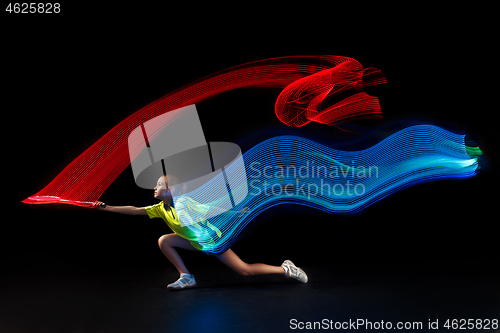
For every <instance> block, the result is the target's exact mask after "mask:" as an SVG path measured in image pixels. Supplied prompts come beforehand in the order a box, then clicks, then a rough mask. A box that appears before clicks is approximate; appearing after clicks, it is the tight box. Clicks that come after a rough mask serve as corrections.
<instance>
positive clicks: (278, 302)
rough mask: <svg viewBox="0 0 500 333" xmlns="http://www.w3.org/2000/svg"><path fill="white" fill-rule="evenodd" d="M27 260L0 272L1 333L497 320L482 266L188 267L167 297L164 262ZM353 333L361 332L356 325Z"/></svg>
mask: <svg viewBox="0 0 500 333" xmlns="http://www.w3.org/2000/svg"><path fill="white" fill-rule="evenodd" d="M25 259H27V261H29V262H32V264H30V265H22V266H23V268H22V269H21V268H20V267H21V265H20V264H19V263H20V260H22V258H17V260H16V265H10V266H9V267H7V268H8V269H9V271H8V272H7V274H3V275H2V280H3V282H2V288H1V300H0V306H1V311H0V332H12V333H14V332H39V333H41V332H66V333H69V332H94V333H95V332H284V331H290V330H291V328H294V327H297V328H298V326H295V323H296V324H297V325H300V324H299V322H304V323H303V325H307V323H306V322H314V321H321V323H326V321H322V320H324V319H326V320H327V321H328V322H330V320H331V321H332V323H333V324H332V325H334V324H335V322H338V323H342V322H347V323H348V322H349V320H351V322H353V321H356V320H358V319H359V320H361V319H364V320H365V321H370V322H371V323H372V325H377V324H379V325H380V324H381V323H382V321H384V323H387V322H389V321H390V322H391V323H392V325H394V326H395V325H396V324H397V322H412V323H413V322H421V323H422V325H423V326H422V328H421V329H418V331H419V332H426V331H430V330H429V329H428V323H429V320H430V321H433V322H434V321H436V320H439V325H440V327H439V328H440V329H439V331H449V330H447V329H445V328H443V327H442V326H443V325H444V323H445V321H446V319H462V318H464V319H471V318H472V319H483V320H484V319H494V318H496V319H499V318H500V316H499V315H500V280H499V279H498V276H495V275H494V274H493V273H492V272H491V271H489V269H487V267H491V265H489V264H488V263H482V264H481V265H478V266H481V267H475V269H472V268H473V267H464V266H463V265H455V266H454V265H453V264H449V265H445V266H447V267H443V265H434V264H433V265H432V266H429V265H424V264H419V265H418V266H415V265H391V266H377V267H374V266H369V265H354V264H342V265H335V266H330V267H325V266H324V265H323V266H322V265H319V264H314V265H307V264H304V265H301V266H302V267H303V268H304V269H305V270H306V272H307V273H308V275H309V279H310V282H309V283H307V284H301V283H298V282H295V281H294V280H289V279H285V278H282V277H281V276H256V277H241V276H238V275H236V274H234V273H233V272H232V271H229V270H228V269H227V268H226V267H224V266H221V265H212V264H213V262H212V261H210V260H208V261H200V262H196V263H195V264H196V268H195V269H193V273H195V274H196V277H197V281H198V287H197V288H195V289H191V290H184V291H178V292H170V291H168V290H166V288H165V286H166V284H167V283H169V282H171V281H173V280H175V279H176V278H177V275H176V272H175V271H174V270H173V269H172V268H170V267H168V266H167V267H164V268H159V267H154V266H151V265H147V264H146V265H144V267H136V268H129V269H127V268H116V267H113V268H108V269H106V268H102V267H101V268H99V267H92V266H91V265H90V266H89V265H87V264H81V265H78V264H75V263H69V262H68V261H66V260H60V259H57V258H50V257H48V258H36V260H33V258H31V260H30V259H29V258H25ZM33 262H34V263H33ZM297 264H298V265H299V263H297ZM91 267H92V268H91ZM293 319H296V320H297V321H296V322H295V321H291V320H293ZM317 325H319V324H317ZM344 325H347V324H344ZM304 327H305V326H304ZM325 327H326V326H325ZM492 328H494V327H492ZM351 329H353V327H352V326H351ZM358 329H359V330H366V331H367V330H368V329H367V326H363V325H361V322H360V326H359V327H358ZM378 331H380V329H379V330H378ZM410 331H412V330H410ZM414 331H417V329H415V330H414ZM434 331H435V330H434ZM467 331H473V330H467ZM489 331H490V332H491V331H495V330H494V329H492V330H489Z"/></svg>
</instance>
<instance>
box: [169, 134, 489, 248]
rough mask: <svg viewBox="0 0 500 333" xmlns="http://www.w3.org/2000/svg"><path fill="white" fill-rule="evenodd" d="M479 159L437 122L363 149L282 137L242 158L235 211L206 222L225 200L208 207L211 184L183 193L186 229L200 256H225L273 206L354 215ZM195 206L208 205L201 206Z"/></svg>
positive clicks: (466, 172) (468, 170)
mask: <svg viewBox="0 0 500 333" xmlns="http://www.w3.org/2000/svg"><path fill="white" fill-rule="evenodd" d="M480 154H481V151H480V149H479V148H478V147H473V146H468V145H466V144H465V135H463V134H455V133H452V132H449V131H447V130H444V129H442V128H440V127H436V126H433V125H415V126H410V127H407V128H405V129H402V130H400V131H398V132H396V133H394V134H393V135H391V136H389V137H387V138H386V139H384V140H382V141H381V142H379V143H377V144H375V145H373V146H371V147H370V148H368V149H364V150H359V151H340V150H335V149H332V148H329V147H325V146H323V145H320V144H318V143H316V142H314V141H311V140H308V139H305V138H301V137H298V136H279V137H274V138H272V139H269V140H267V141H264V142H262V143H260V144H258V145H256V146H254V147H253V148H251V149H250V150H248V151H247V152H245V153H244V154H243V156H242V158H243V159H244V163H245V167H246V179H241V181H242V182H243V181H246V182H247V183H248V184H249V189H250V190H249V194H248V195H247V197H246V198H245V200H243V202H241V203H240V204H239V205H238V206H237V207H235V209H233V210H232V211H229V212H226V213H223V214H219V215H217V214H213V215H215V216H213V217H210V218H208V219H207V222H208V223H205V217H206V216H207V210H210V209H215V210H216V209H217V205H218V204H219V202H218V201H220V202H222V201H224V199H223V198H221V200H215V201H213V202H211V203H208V204H207V200H206V198H207V197H211V196H212V197H213V189H212V188H211V187H212V183H211V182H209V183H207V184H205V185H204V186H202V187H200V188H199V189H197V190H195V191H193V192H190V193H188V194H185V195H184V196H187V197H189V198H190V200H189V201H190V202H192V207H190V208H188V209H189V211H187V210H186V211H184V212H183V213H184V214H188V215H190V217H189V221H187V223H186V226H187V227H189V228H190V229H192V230H193V231H194V232H195V233H196V234H197V236H198V239H199V242H200V245H202V247H203V251H204V252H207V253H220V252H223V251H225V250H227V249H228V248H229V247H230V246H231V244H233V243H234V241H235V240H236V239H237V238H238V236H239V235H240V234H241V233H242V231H243V230H244V229H245V226H247V225H248V223H250V221H252V220H253V219H254V218H255V217H256V216H257V215H258V214H260V213H261V212H263V211H265V210H267V209H269V208H271V207H273V206H275V205H279V204H287V203H293V204H300V205H305V206H310V207H314V208H317V209H320V210H323V211H326V212H329V213H352V212H357V211H359V210H362V209H364V208H366V207H367V206H369V205H371V204H373V203H374V202H376V201H378V200H380V199H382V198H384V197H386V196H388V195H390V194H391V193H394V192H396V191H399V190H401V189H403V188H405V187H408V186H410V185H414V184H418V183H421V182H424V181H430V180H436V179H443V178H467V177H471V176H473V175H475V174H476V172H477V170H478V156H479V155H480ZM231 171H232V170H231V167H229V168H227V172H228V173H231ZM236 176H237V175H236ZM214 183H215V184H217V181H214ZM180 198H182V196H181V197H179V198H174V200H176V201H177V200H179V199H180ZM184 202H186V200H184ZM197 202H204V203H205V205H203V209H200V207H197V204H196V203H197ZM184 206H186V204H184ZM185 221H186V220H185ZM201 221H203V222H204V223H199V222H201ZM208 225H210V227H208Z"/></svg>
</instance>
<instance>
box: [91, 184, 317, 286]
mask: <svg viewBox="0 0 500 333" xmlns="http://www.w3.org/2000/svg"><path fill="white" fill-rule="evenodd" d="M154 197H155V198H157V199H159V200H161V202H160V203H158V204H156V205H152V206H148V207H133V206H107V205H106V204H104V203H100V206H99V207H98V209H99V210H104V211H108V212H115V213H121V214H128V215H148V216H149V218H162V219H163V220H164V221H165V222H166V223H167V225H168V226H169V227H170V229H172V231H173V232H174V233H173V234H166V235H163V236H161V237H160V239H159V240H158V245H159V246H160V249H161V251H162V252H163V254H164V255H165V256H166V257H167V258H168V260H170V262H171V263H172V264H174V266H175V268H177V270H178V271H179V273H180V278H179V279H178V280H177V281H175V282H173V283H171V284H169V285H168V286H167V288H168V289H169V290H178V289H184V288H191V287H194V286H196V281H195V278H194V276H193V275H192V274H190V273H189V271H188V269H187V268H186V266H185V265H184V262H183V261H182V259H181V257H180V256H179V254H178V253H177V251H176V250H175V248H176V247H177V248H182V249H187V250H191V251H200V250H201V246H200V245H199V244H198V243H197V237H196V235H195V234H194V233H193V232H192V231H191V230H190V229H189V228H187V227H186V226H184V225H183V224H182V223H181V221H180V220H179V217H178V215H177V212H176V210H175V208H174V206H173V200H172V194H171V192H170V189H169V188H168V180H167V177H166V176H162V177H160V178H159V179H158V182H157V185H156V187H155V188H154ZM215 256H216V257H217V258H218V259H219V260H220V261H222V262H223V263H224V264H226V265H227V266H228V267H230V268H231V269H233V270H234V271H235V272H237V273H238V274H240V275H259V274H280V275H285V276H286V277H290V278H294V279H297V280H299V281H300V282H302V283H307V280H308V278H307V275H306V273H305V272H304V271H303V270H302V269H300V268H298V267H296V266H295V265H294V264H293V263H292V262H291V261H290V260H285V261H284V262H283V264H282V265H281V266H271V265H266V264H247V263H246V262H244V261H242V260H241V259H240V258H239V257H238V256H237V255H236V254H235V253H234V252H233V251H232V250H231V249H229V250H227V251H225V252H223V253H220V254H216V255H215Z"/></svg>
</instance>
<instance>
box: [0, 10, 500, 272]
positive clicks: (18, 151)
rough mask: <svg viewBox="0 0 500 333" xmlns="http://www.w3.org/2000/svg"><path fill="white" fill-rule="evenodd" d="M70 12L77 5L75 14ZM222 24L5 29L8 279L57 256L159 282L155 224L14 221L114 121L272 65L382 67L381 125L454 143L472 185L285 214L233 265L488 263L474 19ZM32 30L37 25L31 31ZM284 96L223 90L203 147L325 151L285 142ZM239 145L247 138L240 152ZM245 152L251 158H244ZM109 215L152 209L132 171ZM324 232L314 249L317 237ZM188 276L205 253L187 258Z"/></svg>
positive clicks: (116, 190) (65, 20) (485, 102)
mask: <svg viewBox="0 0 500 333" xmlns="http://www.w3.org/2000/svg"><path fill="white" fill-rule="evenodd" d="M69 6H71V7H69ZM292 7H293V6H289V7H287V8H286V9H285V8H280V9H279V10H273V9H271V8H268V7H260V6H258V5H241V6H240V7H234V8H233V7H231V8H224V9H222V8H221V9H219V8H215V7H211V6H206V7H205V8H200V7H198V6H195V5H194V4H193V8H182V9H178V8H174V7H169V6H165V7H164V8H163V7H162V8H157V7H153V6H147V5H138V4H135V5H133V6H132V5H129V7H123V6H122V5H120V7H102V4H101V5H97V4H94V5H89V4H87V5H86V6H78V5H76V4H72V5H69V4H68V5H66V4H63V7H62V8H63V12H62V13H61V14H60V15H58V16H57V15H56V14H53V15H52V16H49V15H48V14H47V15H46V16H42V15H31V14H23V15H21V14H17V15H14V14H8V13H5V12H3V13H2V21H3V22H2V24H3V25H4V27H3V30H2V34H1V38H2V55H1V57H2V65H1V66H2V81H3V84H2V87H3V88H2V114H3V117H4V118H3V119H4V121H3V122H2V123H3V126H4V129H3V131H2V141H3V145H2V148H3V164H4V167H3V168H2V170H3V178H4V180H5V183H4V186H3V187H2V188H3V194H4V195H3V198H4V199H3V202H4V205H3V207H4V214H3V218H2V222H3V223H2V231H1V233H0V235H1V238H2V247H3V249H2V260H3V263H4V265H3V268H5V270H6V272H9V271H12V270H16V269H19V268H20V267H28V266H30V265H36V264H37V262H42V261H43V260H47V258H55V259H54V260H62V261H64V262H68V263H69V264H71V265H78V266H82V267H85V268H86V269H89V270H93V269H96V270H98V269H113V267H123V266H127V267H139V268H140V267H150V266H158V267H161V266H164V265H166V264H167V263H166V262H165V258H164V257H163V255H162V254H161V252H160V251H159V249H158V245H157V239H158V238H159V237H160V236H161V235H163V234H165V233H168V232H170V231H169V230H168V227H167V226H166V225H165V224H164V222H163V221H161V220H157V219H155V220H149V219H148V218H147V217H130V216H122V215H113V214H108V213H104V212H98V211H94V210H88V209H84V208H79V207H72V206H65V205H25V204H22V203H21V202H20V201H21V200H23V199H24V198H26V197H28V196H29V195H32V194H34V193H36V192H37V191H39V190H40V189H42V188H43V187H44V186H45V185H46V184H47V183H48V182H49V181H50V180H52V179H53V178H54V177H55V176H56V175H57V174H58V173H59V172H60V171H61V170H62V169H63V168H64V167H65V166H66V165H67V164H68V163H70V162H71V161H72V160H73V159H74V158H76V157H77V156H78V155H79V154H80V153H81V152H83V151H84V150H85V149H86V148H87V147H89V146H90V145H92V144H93V143H94V142H95V141H96V140H97V139H99V138H100V137H101V136H102V135H104V134H105V133H106V132H107V131H108V130H109V129H111V128H112V127H113V126H114V125H116V124H117V123H118V122H120V121H121V120H123V119H124V118H126V117H127V116H129V115H131V114H132V113H134V112H136V111H137V110H139V109H140V108H142V107H144V106H146V105H148V104H149V103H151V102H153V101H155V100H157V99H158V98H160V97H162V96H164V95H165V94H167V93H169V92H171V91H172V90H174V89H178V88H180V87H182V86H184V85H186V84H189V83H190V82H192V81H194V80H197V79H200V78H202V77H204V76H206V75H209V74H212V73H214V72H216V71H219V70H223V69H226V68H228V67H231V66H234V65H238V64H242V63H245V62H248V61H254V60H260V59H266V58H270V57H277V56H289V55H308V54H333V55H341V56H348V57H352V58H354V59H356V60H358V61H359V62H360V63H361V64H362V65H363V67H376V68H379V69H380V70H381V71H382V72H383V73H384V75H385V76H386V78H387V81H388V83H387V84H384V85H381V86H377V87H372V88H369V89H367V92H368V93H369V94H372V95H375V96H377V97H379V99H380V103H381V107H382V112H383V114H384V117H385V118H384V120H379V121H376V122H373V123H370V124H372V125H374V126H375V125H381V124H384V123H390V122H391V121H396V120H400V119H416V120H419V121H425V122H430V123H433V124H436V125H440V126H443V127H445V128H449V129H452V130H455V131H459V132H466V133H468V134H470V135H471V137H472V138H473V139H474V140H475V141H476V142H478V144H479V146H480V148H481V149H482V150H483V152H484V154H485V157H484V161H483V162H484V164H483V168H482V169H481V172H480V173H479V174H478V175H477V176H475V177H473V178H470V179H466V180H461V181H451V180H443V181H436V182H431V183H425V184H420V185H416V186H413V187H411V188H408V189H404V190H402V191H400V192H397V193H395V194H393V195H391V196H389V197H387V198H385V199H384V200H382V201H381V202H379V203H376V204H375V205H373V206H371V207H369V208H367V209H366V210H364V211H363V212H362V213H360V214H356V215H336V214H327V213H324V212H320V211H317V210H314V209H309V208H305V207H301V206H281V207H275V208H273V209H271V210H269V211H266V212H264V213H262V214H260V215H259V216H258V218H256V219H255V221H254V223H253V224H252V226H251V227H250V230H249V233H248V234H247V235H246V236H245V237H244V238H243V239H242V240H240V241H239V242H238V243H237V244H235V245H234V247H233V249H234V250H235V252H236V253H238V254H239V255H240V257H242V259H244V260H246V261H249V262H269V263H274V262H275V263H279V262H281V260H282V259H283V258H284V257H289V258H294V260H296V261H299V262H307V263H324V262H327V263H328V264H329V265H336V264H341V263H343V264H345V263H350V264H352V265H359V266H362V265H365V264H366V265H373V264H375V265H381V266H391V267H396V268H397V267H403V266H404V267H407V266H408V265H410V266H411V265H418V267H419V269H424V270H425V269H429V270H434V269H442V270H445V271H446V270H458V271H471V270H472V271H474V272H479V273H480V272H485V274H486V273H489V272H491V271H492V269H493V268H494V265H495V264H498V261H497V257H498V246H497V239H498V233H497V225H498V218H497V203H498V192H497V191H498V185H499V174H498V165H499V164H498V157H497V156H498V155H497V154H498V151H499V145H498V143H499V140H498V136H497V134H496V127H497V122H498V121H497V119H496V117H497V113H498V105H497V104H496V103H495V102H494V97H495V94H497V92H496V89H495V88H496V84H495V77H496V70H495V67H497V65H496V64H497V63H496V62H497V61H498V60H497V59H498V52H497V51H494V50H495V47H494V43H493V41H492V30H491V26H490V24H489V23H488V22H489V21H488V20H487V19H484V20H479V21H477V20H476V21H475V22H476V23H474V24H471V22H470V20H468V19H465V17H468V18H470V17H478V15H482V13H480V12H478V13H477V14H476V12H475V11H470V12H469V11H467V10H463V11H461V12H450V10H449V9H446V8H444V9H441V10H437V9H436V8H433V9H432V10H424V9H422V8H392V9H390V8H387V9H383V8H378V9H377V10H376V9H375V8H363V7H359V8H355V7H353V8H348V9H341V8H338V7H332V8H327V7H325V6H324V5H321V6H320V5H318V4H312V3H311V4H308V5H307V6H306V5H305V4H302V7H300V8H296V7H293V8H292ZM2 10H3V9H2ZM30 15H31V16H30ZM278 94H279V91H274V90H266V89H246V90H239V91H232V92H227V93H224V94H221V95H219V96H217V97H214V98H211V99H209V100H207V101H204V102H202V103H199V104H198V105H197V108H198V111H199V115H200V118H201V122H202V124H203V129H204V132H205V136H206V138H207V141H229V142H243V141H245V140H247V141H245V142H252V143H256V142H259V141H261V140H264V139H266V138H269V137H271V136H274V135H278V134H296V135H301V136H304V137H307V138H310V139H313V140H317V141H320V142H322V143H324V144H328V143H331V145H332V146H334V144H335V142H339V140H349V139H352V138H356V137H355V136H352V137H349V136H348V135H346V134H345V133H342V132H340V131H339V130H338V129H336V128H335V127H328V126H325V125H321V124H309V125H307V126H305V127H302V128H288V127H286V126H285V125H284V124H282V123H281V122H280V121H279V120H278V119H277V118H276V116H275V115H274V102H275V99H276V97H277V96H278ZM250 137H251V140H248V138H250ZM242 148H243V150H246V149H248V148H249V146H244V145H242ZM100 200H101V201H104V202H106V203H108V204H110V205H135V206H145V205H149V204H152V203H155V199H154V198H153V197H152V193H151V191H147V190H142V189H140V188H138V187H137V186H136V185H135V183H134V181H133V176H132V171H131V168H130V167H128V168H127V169H126V170H125V171H124V172H123V173H122V174H121V175H120V176H119V177H118V178H117V179H116V180H115V181H114V183H113V184H112V185H111V186H110V187H109V188H108V190H107V191H106V192H105V193H104V194H103V195H102V197H101V199H100ZM308 225H313V226H314V228H313V229H314V230H322V232H321V233H317V232H314V233H311V232H309V230H311V228H309V227H308ZM185 255H186V256H188V257H189V258H190V260H191V261H192V262H193V263H196V262H197V261H203V260H205V258H206V257H205V256H204V255H200V254H191V253H185Z"/></svg>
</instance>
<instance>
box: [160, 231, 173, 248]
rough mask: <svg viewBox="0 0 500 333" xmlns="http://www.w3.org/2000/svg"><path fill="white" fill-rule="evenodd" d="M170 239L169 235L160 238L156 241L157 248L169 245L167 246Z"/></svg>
mask: <svg viewBox="0 0 500 333" xmlns="http://www.w3.org/2000/svg"><path fill="white" fill-rule="evenodd" d="M169 238H170V234H167V235H163V236H161V237H160V238H159V239H158V246H159V247H162V246H165V245H169V244H168V239H169Z"/></svg>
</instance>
